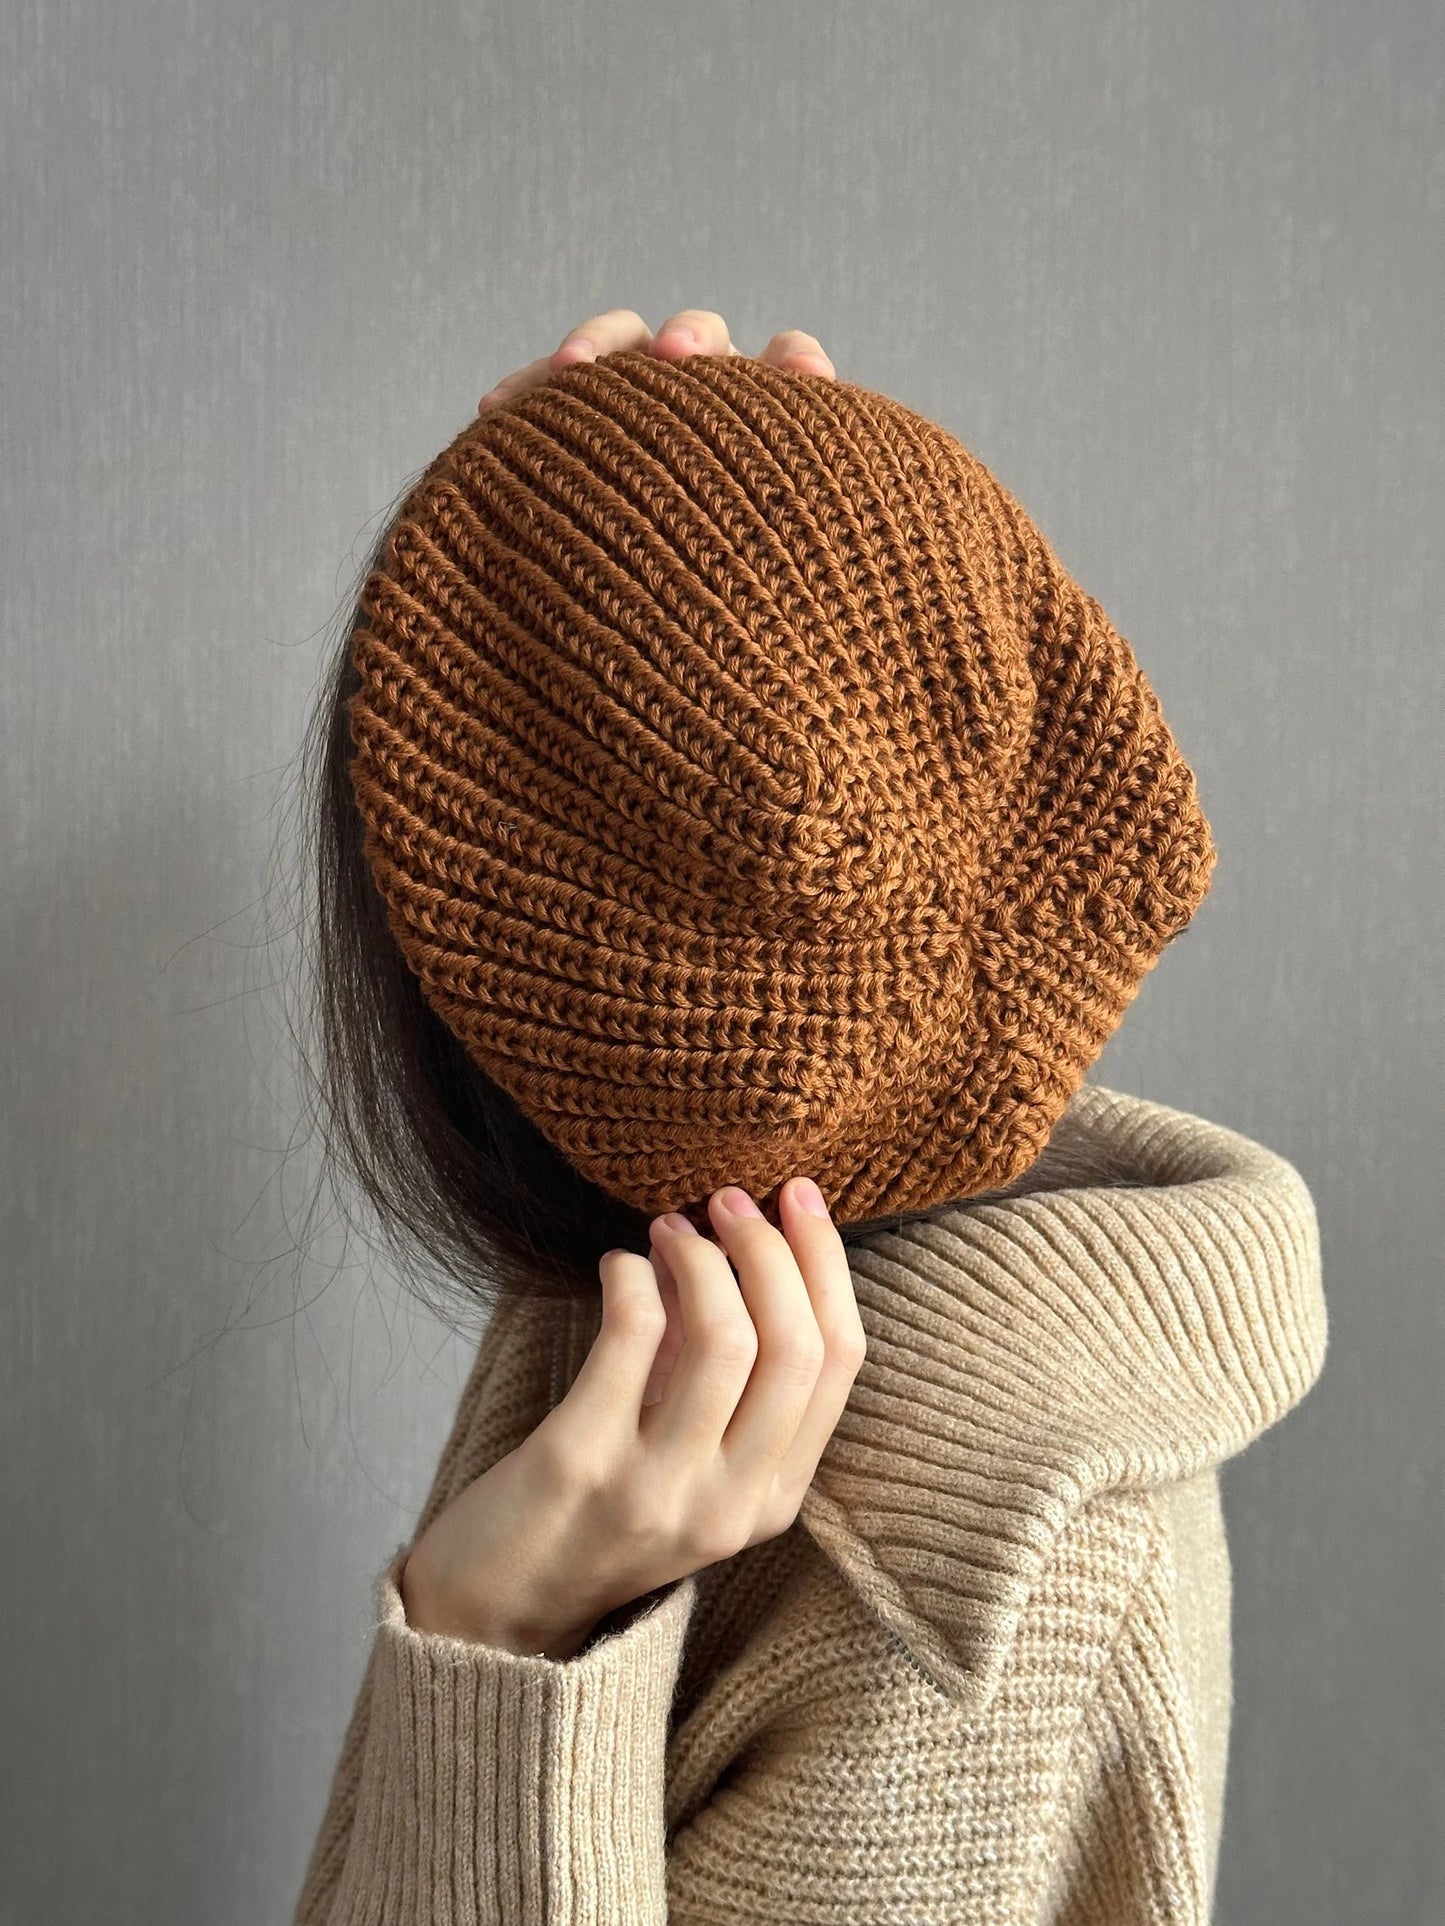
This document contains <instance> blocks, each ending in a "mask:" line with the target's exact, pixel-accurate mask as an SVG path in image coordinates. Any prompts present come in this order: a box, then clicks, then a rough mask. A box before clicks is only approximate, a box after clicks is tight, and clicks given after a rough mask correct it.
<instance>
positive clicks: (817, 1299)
mask: <svg viewBox="0 0 1445 1926" xmlns="http://www.w3.org/2000/svg"><path fill="white" fill-rule="evenodd" d="M810 1190H812V1191H814V1192H816V1186H814V1185H811V1184H809V1183H808V1182H807V1180H800V1179H797V1178H794V1179H792V1180H790V1181H789V1182H788V1183H787V1184H786V1185H785V1186H784V1188H783V1193H782V1195H781V1197H780V1199H779V1213H780V1215H781V1217H782V1221H783V1228H782V1229H781V1230H775V1229H774V1228H773V1226H772V1225H771V1224H768V1223H765V1222H763V1221H762V1220H761V1219H758V1220H754V1221H753V1222H751V1223H749V1224H747V1225H746V1226H745V1227H744V1229H743V1230H741V1231H740V1232H739V1233H737V1234H735V1235H734V1236H733V1237H732V1238H731V1239H730V1247H731V1244H732V1243H736V1244H738V1245H739V1246H741V1248H740V1249H739V1250H738V1252H737V1255H736V1257H735V1260H734V1261H735V1262H737V1263H738V1264H739V1265H740V1270H739V1277H740V1279H741V1280H742V1288H743V1291H744V1293H745V1295H746V1297H747V1301H748V1308H749V1310H750V1311H751V1312H752V1314H753V1320H754V1322H755V1323H758V1320H759V1317H760V1315H761V1316H762V1318H763V1319H764V1322H763V1323H760V1324H759V1355H758V1363H757V1366H756V1368H755V1369H754V1371H753V1374H752V1376H751V1378H750V1379H749V1380H748V1385H747V1389H746V1390H745V1391H744V1392H743V1395H742V1397H741V1399H740V1400H739V1401H738V1406H737V1410H736V1411H735V1413H734V1414H733V1418H732V1421H731V1422H730V1424H729V1425H728V1428H727V1431H726V1433H725V1435H724V1437H723V1440H722V1446H721V1449H722V1453H723V1456H724V1458H725V1459H726V1461H727V1465H728V1468H729V1471H730V1473H734V1474H736V1475H737V1476H739V1477H740V1478H742V1479H743V1480H744V1481H746V1482H750V1481H753V1480H758V1481H761V1482H762V1483H764V1484H771V1483H772V1481H774V1480H776V1481H778V1482H779V1483H780V1484H783V1485H787V1486H789V1487H791V1485H792V1484H793V1483H794V1482H795V1481H796V1487H797V1496H798V1497H799V1498H801V1496H802V1493H803V1492H804V1491H805V1490H806V1489H807V1486H808V1484H809V1483H810V1482H811V1480H812V1476H813V1471H814V1469H815V1468H816V1466H817V1461H818V1459H819V1458H820V1457H821V1456H822V1452H823V1447H824V1445H825V1444H826V1443H827V1441H828V1438H829V1436H830V1434H831V1433H832V1430H833V1428H834V1426H835V1425H836V1423H837V1421H838V1418H839V1416H840V1414H841V1413H842V1410H843V1406H844V1405H845V1404H846V1403H847V1401H848V1392H849V1390H850V1389H851V1387H852V1383H853V1379H854V1377H855V1376H856V1375H857V1371H858V1366H859V1364H861V1362H862V1338H863V1327H862V1322H861V1320H860V1319H859V1316H858V1306H857V1303H856V1301H855V1299H854V1296H853V1280H852V1274H851V1272H850V1271H849V1269H848V1258H847V1253H846V1251H845V1250H844V1247H843V1241H842V1239H841V1238H840V1237H839V1235H838V1231H837V1227H836V1226H835V1225H834V1223H833V1221H832V1219H831V1217H829V1216H828V1215H827V1212H826V1209H825V1210H824V1211H823V1213H822V1214H821V1215H818V1214H814V1213H813V1212H811V1211H807V1210H805V1209H804V1208H803V1200H804V1198H805V1197H806V1196H807V1194H808V1192H809V1191H810ZM819 1201H821V1199H820V1200H819ZM760 1232H761V1233H763V1234H762V1235H760V1234H759V1233H760ZM748 1245H751V1249H749V1248H748ZM750 1259H751V1263H750V1261H749V1260H750ZM768 1279H772V1280H773V1281H772V1283H771V1285H770V1284H769V1283H768V1282H767V1281H766V1280H768Z"/></svg>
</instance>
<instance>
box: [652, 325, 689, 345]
mask: <svg viewBox="0 0 1445 1926" xmlns="http://www.w3.org/2000/svg"><path fill="white" fill-rule="evenodd" d="M657 339H658V341H675V342H676V343H677V345H678V347H680V348H695V347H696V346H697V336H696V335H695V334H694V333H693V331H692V329H691V328H664V329H663V331H662V333H661V334H660V335H658V337H657ZM653 345H654V346H656V343H654V344H653Z"/></svg>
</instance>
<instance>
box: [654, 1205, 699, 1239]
mask: <svg viewBox="0 0 1445 1926" xmlns="http://www.w3.org/2000/svg"><path fill="white" fill-rule="evenodd" d="M657 1221H658V1223H659V1224H666V1226H667V1228H668V1229H669V1230H675V1231H681V1232H682V1233H683V1235H684V1236H692V1237H696V1236H697V1235H698V1228H697V1225H696V1224H694V1223H691V1222H689V1220H688V1219H687V1218H686V1217H684V1216H682V1215H681V1213H680V1212H678V1211H675V1210H670V1211H669V1212H668V1213H667V1215H666V1216H665V1217H659V1218H658V1220H657Z"/></svg>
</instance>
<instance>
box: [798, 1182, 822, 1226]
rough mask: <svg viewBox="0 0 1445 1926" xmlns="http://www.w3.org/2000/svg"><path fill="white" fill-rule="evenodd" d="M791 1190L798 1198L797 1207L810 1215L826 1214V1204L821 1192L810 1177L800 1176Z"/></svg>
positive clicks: (819, 1215)
mask: <svg viewBox="0 0 1445 1926" xmlns="http://www.w3.org/2000/svg"><path fill="white" fill-rule="evenodd" d="M793 1191H794V1194H795V1196H796V1197H797V1199H798V1204H799V1207H800V1208H801V1209H803V1210H805V1211H807V1213H808V1215H809V1216H810V1217H826V1216H827V1215H828V1206H827V1204H826V1203H825V1202H824V1201H823V1193H822V1191H821V1190H819V1188H818V1186H817V1185H816V1184H815V1183H814V1182H813V1180H812V1178H811V1177H800V1178H799V1179H798V1181H797V1183H796V1184H795V1185H794V1186H793Z"/></svg>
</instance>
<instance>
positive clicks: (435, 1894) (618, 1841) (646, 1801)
mask: <svg viewBox="0 0 1445 1926" xmlns="http://www.w3.org/2000/svg"><path fill="white" fill-rule="evenodd" d="M409 1550H410V1545H409V1544H408V1545H405V1546H401V1547H398V1549H397V1551H396V1552H395V1554H394V1555H393V1557H392V1558H391V1560H390V1562H389V1563H388V1564H387V1566H386V1568H385V1570H384V1571H383V1572H382V1573H381V1574H380V1576H379V1577H378V1579H377V1581H376V1600H377V1607H378V1624H377V1630H376V1645H377V1650H376V1653H375V1673H374V1679H373V1695H372V1713H371V1720H370V1723H369V1727H368V1731H367V1737H366V1747H365V1753H364V1756H363V1760H362V1767H361V1779H360V1785H359V1788H358V1798H357V1810H356V1816H355V1822H354V1825H353V1829H352V1836H351V1842H350V1849H349V1852H348V1855H347V1862H346V1867H345V1870H344V1872H343V1875H342V1879H341V1884H340V1889H339V1891H338V1894H337V1901H338V1905H337V1916H338V1918H344V1919H348V1920H353V1919H354V1920H357V1921H361V1920H363V1919H365V1920H366V1921H367V1922H368V1926H383V1923H384V1926H423V1922H432V1921H435V1920H438V1919H452V1918H457V1919H471V1918H476V1919H495V1920H506V1921H508V1922H509V1926H511V1923H512V1922H515V1926H532V1922H534V1921H535V1922H537V1926H541V1923H542V1922H543V1921H545V1922H546V1923H547V1926H563V1922H566V1926H616V1922H618V1921H621V1920H624V1919H625V1920H627V1921H628V1922H630V1926H631V1923H635V1926H651V1923H652V1922H654V1921H655V1922H659V1923H660V1922H663V1921H665V1920H666V1917H667V1902H666V1875H665V1860H664V1814H663V1771H664V1758H665V1752H666V1745H667V1737H668V1727H669V1716H670V1712H671V1706H672V1698H673V1693H674V1691H675V1689H676V1685H677V1678H678V1671H679V1668H680V1665H681V1659H682V1649H683V1641H684V1638H685V1636H686V1632H687V1627H688V1624H689V1622H690V1620H691V1617H692V1610H693V1604H694V1602H695V1599H696V1595H697V1587H696V1580H695V1578H693V1577H691V1576H689V1577H687V1578H684V1579H680V1580H677V1581H675V1582H674V1583H673V1584H672V1585H670V1586H668V1587H666V1588H664V1589H662V1590H661V1591H660V1592H659V1593H658V1594H657V1602H656V1603H653V1604H648V1605H646V1607H645V1608H644V1609H643V1610H642V1611H641V1612H640V1613H639V1614H638V1615H637V1616H635V1617H633V1618H631V1619H630V1620H627V1621H626V1622H625V1623H624V1624H623V1626H622V1628H621V1629H620V1630H616V1631H611V1632H604V1635H603V1636H601V1637H598V1638H597V1639H596V1641H595V1642H593V1643H589V1644H588V1645H587V1646H585V1647H584V1648H583V1650H582V1651H581V1652H579V1653H578V1654H576V1655H575V1656H574V1657H572V1658H568V1659H549V1658H534V1657H527V1656H523V1655H521V1654H519V1653H515V1652H508V1651H505V1650H503V1649H502V1648H501V1647H498V1646H491V1645H483V1644H480V1643H476V1642H473V1641H470V1640H466V1639H459V1638H452V1637H449V1636H448V1635H446V1634H444V1633H439V1632H421V1631H418V1630H416V1629H415V1628H414V1627H413V1626H411V1625H409V1624H408V1623H407V1620H406V1611H405V1607H404V1605H403V1603H402V1597H401V1589H400V1576H401V1567H402V1565H403V1564H404V1563H405V1560H406V1556H407V1553H408V1552H409Z"/></svg>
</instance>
